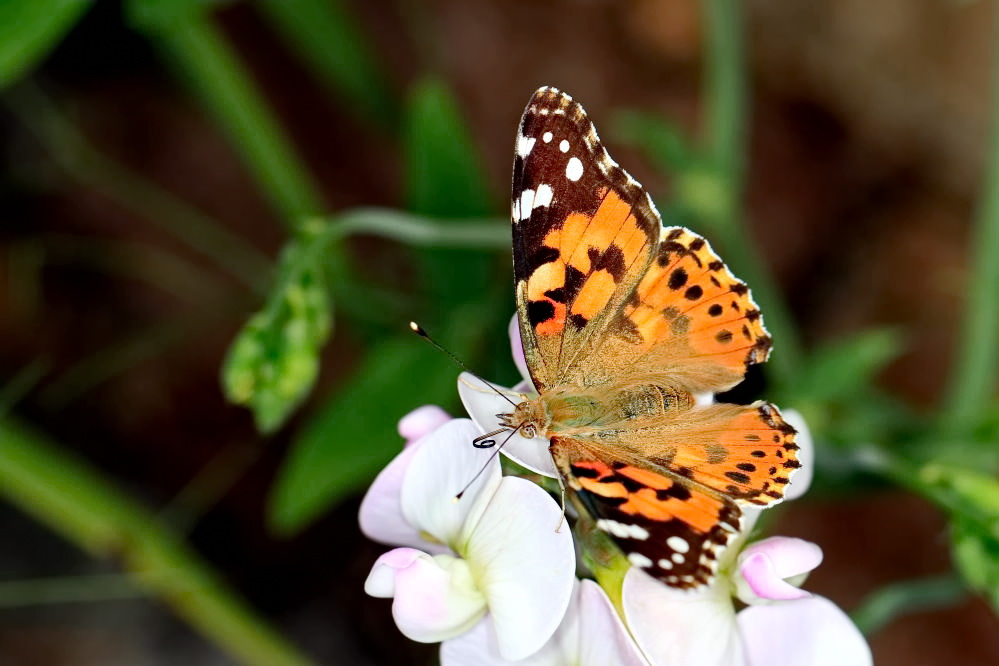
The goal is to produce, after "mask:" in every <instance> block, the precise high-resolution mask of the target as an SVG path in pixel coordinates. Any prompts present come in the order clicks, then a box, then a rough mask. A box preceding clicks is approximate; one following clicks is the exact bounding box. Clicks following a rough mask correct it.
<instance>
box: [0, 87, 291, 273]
mask: <svg viewBox="0 0 999 666" xmlns="http://www.w3.org/2000/svg"><path fill="white" fill-rule="evenodd" d="M3 100H4V102H5V104H6V106H7V108H8V109H10V111H11V113H13V114H14V116H16V117H17V119H18V120H19V121H20V122H21V123H22V124H23V125H24V126H25V127H26V128H27V129H28V130H29V131H31V132H32V134H34V135H35V138H37V139H38V141H39V142H41V144H42V146H43V147H44V148H45V150H46V151H47V152H48V154H49V156H50V158H51V159H52V160H53V161H55V163H56V164H58V165H59V166H60V167H62V168H63V169H64V170H65V171H66V173H68V174H69V175H70V176H71V177H72V178H74V179H76V180H78V181H80V182H81V183H84V184H86V185H88V186H90V187H92V188H94V189H95V190H96V191H98V192H100V193H101V194H103V195H104V196H106V197H108V198H109V199H111V200H112V201H115V202H117V203H119V204H121V205H122V206H124V207H125V208H127V209H128V210H130V211H132V212H133V213H135V214H136V215H139V216H141V217H142V218H144V219H146V220H149V221H150V222H153V223H155V224H156V226H158V227H159V228H160V229H162V230H163V231H165V232H167V233H169V234H170V235H171V236H172V237H174V238H176V239H177V240H179V241H180V242H182V243H184V244H185V245H187V246H188V247H189V248H191V249H193V250H195V251H196V252H198V253H199V254H201V255H203V256H205V257H207V258H209V259H211V260H212V261H213V262H214V263H215V264H217V265H219V266H221V267H222V268H224V269H225V270H227V271H229V272H230V273H231V274H232V275H233V276H234V277H236V278H238V279H239V280H240V281H241V282H243V283H245V284H246V285H248V286H250V287H251V288H253V289H254V290H257V291H261V290H262V289H263V284H264V279H265V278H266V277H267V275H269V274H270V271H271V265H270V261H269V260H268V259H267V257H265V256H264V255H263V254H261V253H260V252H259V251H258V250H256V249H255V248H253V246H251V245H250V244H248V243H247V242H246V241H245V240H243V238H242V237H240V236H238V235H236V234H233V233H232V232H230V231H228V230H227V229H226V228H225V227H224V226H223V225H222V224H221V223H220V222H218V221H216V220H214V219H212V218H211V217H210V216H208V215H206V214H204V213H202V212H201V211H199V210H197V209H196V208H194V207H193V206H191V205H189V204H188V203H187V202H185V201H183V200H181V199H178V198H177V197H175V196H173V195H172V194H170V193H169V192H167V191H166V190H164V189H162V188H161V187H159V186H158V185H156V184H155V183H153V182H152V181H149V180H147V179H145V178H143V177H142V176H139V175H138V174H137V173H135V172H133V171H132V170H130V169H128V168H127V167H125V166H123V165H121V164H119V163H117V162H115V161H114V160H112V159H111V158H109V157H107V156H106V155H103V154H102V153H100V152H99V151H97V150H96V149H95V148H94V147H93V146H92V145H91V144H90V143H89V142H88V141H87V140H86V139H85V138H84V137H83V135H82V134H81V133H80V132H79V131H78V130H77V129H76V127H74V126H73V124H72V123H71V122H70V121H69V120H68V119H67V118H66V117H65V115H63V113H61V112H60V111H59V109H58V108H57V107H56V105H55V104H54V103H53V102H52V100H51V99H49V97H47V96H46V95H45V94H43V93H42V92H41V91H40V90H39V89H38V88H37V87H34V86H31V85H27V84H24V85H21V86H19V87H18V88H17V90H16V91H15V92H13V93H10V94H8V95H5V96H4V97H3Z"/></svg>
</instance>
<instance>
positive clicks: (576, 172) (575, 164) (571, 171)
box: [565, 157, 583, 183]
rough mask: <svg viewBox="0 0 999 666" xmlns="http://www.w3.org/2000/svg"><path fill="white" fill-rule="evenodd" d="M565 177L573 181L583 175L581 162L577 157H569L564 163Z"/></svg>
mask: <svg viewBox="0 0 999 666" xmlns="http://www.w3.org/2000/svg"><path fill="white" fill-rule="evenodd" d="M565 177H566V178H568V179H569V180H571V181H572V182H574V183H575V182H576V181H577V180H579V179H580V178H582V177H583V163H582V162H580V161H579V158H578V157H570V158H569V163H568V164H566V165H565Z"/></svg>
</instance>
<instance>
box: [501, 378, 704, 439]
mask: <svg viewBox="0 0 999 666" xmlns="http://www.w3.org/2000/svg"><path fill="white" fill-rule="evenodd" d="M691 402H692V400H691V398H690V396H689V394H685V393H682V392H677V391H674V390H670V389H668V388H666V387H663V386H660V385H655V384H644V385H637V386H630V387H622V386H602V387H596V388H592V387H591V388H587V389H582V388H579V387H568V386H567V387H561V388H559V389H556V390H552V391H546V392H544V393H542V394H541V395H540V396H538V397H537V398H534V399H525V400H524V401H522V402H521V403H520V404H518V405H517V406H516V407H515V408H514V411H513V412H511V413H509V414H503V415H502V416H501V423H502V424H503V425H504V426H506V427H508V428H512V429H515V430H519V432H520V433H521V435H523V436H524V437H527V438H532V437H535V436H538V435H540V436H544V437H546V438H550V437H552V436H554V435H559V434H562V435H573V436H575V437H584V438H586V437H600V438H602V437H606V436H608V435H610V434H611V433H613V432H614V431H617V430H619V429H622V428H627V427H628V426H629V425H631V424H634V423H635V422H636V421H640V420H644V419H646V418H648V417H658V418H661V417H662V416H663V414H665V413H666V411H668V410H677V409H680V408H689V406H690V404H691Z"/></svg>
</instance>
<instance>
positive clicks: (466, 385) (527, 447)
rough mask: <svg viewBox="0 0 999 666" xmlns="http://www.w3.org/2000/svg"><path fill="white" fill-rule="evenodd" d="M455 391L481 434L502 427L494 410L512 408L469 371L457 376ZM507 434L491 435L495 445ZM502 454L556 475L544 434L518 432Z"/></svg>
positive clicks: (515, 395)
mask: <svg viewBox="0 0 999 666" xmlns="http://www.w3.org/2000/svg"><path fill="white" fill-rule="evenodd" d="M504 391H505V389H504ZM458 395H459V397H461V402H462V404H463V405H464V406H465V410H466V411H467V412H468V415H469V416H471V417H472V420H473V421H475V425H476V426H478V428H479V430H480V432H481V433H483V434H484V433H487V432H492V431H494V430H496V429H497V428H500V427H502V426H500V424H499V419H498V418H497V417H496V415H497V414H509V413H510V412H512V411H513V409H514V405H511V404H510V402H509V401H507V400H506V399H505V398H503V396H500V395H498V394H497V393H496V392H495V391H493V390H492V389H490V388H489V387H487V386H486V385H485V384H483V383H482V382H481V380H479V379H477V378H476V377H475V375H470V374H468V373H467V372H465V373H462V374H461V376H460V377H458ZM505 395H506V396H507V397H508V398H509V399H510V400H512V401H513V402H514V403H518V402H520V401H521V400H523V396H522V394H520V393H514V392H506V393H505ZM509 434H510V433H509V432H505V433H501V434H499V435H496V437H494V438H493V439H495V440H496V443H497V445H498V444H500V443H502V441H503V440H504V439H506V437H507V436H508V435H509ZM503 454H504V455H505V456H507V457H508V458H510V460H513V461H514V462H515V463H517V464H518V465H521V466H522V467H526V468H527V469H529V470H531V471H532V472H537V473H538V474H541V475H543V476H548V477H551V478H556V477H557V476H558V472H557V471H556V470H555V463H554V462H553V461H552V457H551V454H550V453H548V440H547V439H545V438H544V437H534V438H533V439H527V438H526V437H522V436H521V435H520V434H519V433H518V434H516V435H514V436H513V437H511V438H510V440H509V441H508V442H507V443H506V444H505V445H503Z"/></svg>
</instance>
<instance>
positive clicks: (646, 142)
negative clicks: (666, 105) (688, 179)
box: [614, 110, 703, 177]
mask: <svg viewBox="0 0 999 666" xmlns="http://www.w3.org/2000/svg"><path fill="white" fill-rule="evenodd" d="M614 120H615V122H614V134H615V136H616V137H617V138H618V140H619V141H620V142H621V143H624V144H627V145H629V146H632V147H633V148H637V149H638V150H640V151H641V152H642V154H643V155H644V156H645V157H646V159H648V160H649V161H650V162H652V164H653V165H654V166H655V167H656V168H658V169H659V170H660V171H661V172H662V173H663V175H665V176H671V177H672V176H675V175H677V174H678V173H679V172H683V171H686V170H687V169H689V168H690V167H691V166H692V165H696V164H698V163H700V162H701V161H703V160H702V159H701V158H700V157H699V156H698V155H697V153H696V150H695V149H694V148H693V147H692V146H691V145H690V142H689V140H688V139H687V137H686V136H685V135H684V133H683V131H682V130H681V129H680V128H679V127H677V126H676V125H674V124H673V123H671V122H669V121H668V120H666V119H665V118H663V117H662V116H660V115H659V114H654V113H646V112H644V111H630V110H629V111H621V112H620V113H618V114H617V115H616V117H615V119H614Z"/></svg>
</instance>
